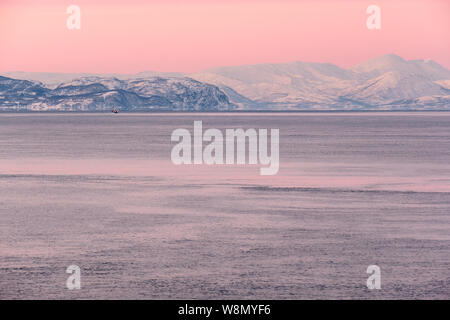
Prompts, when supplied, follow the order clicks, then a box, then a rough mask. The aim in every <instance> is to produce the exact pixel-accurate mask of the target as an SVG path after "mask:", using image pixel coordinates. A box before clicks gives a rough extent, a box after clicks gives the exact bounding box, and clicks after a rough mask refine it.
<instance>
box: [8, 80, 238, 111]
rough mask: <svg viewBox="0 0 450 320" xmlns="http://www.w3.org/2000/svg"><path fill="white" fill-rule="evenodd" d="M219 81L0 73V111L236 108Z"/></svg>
mask: <svg viewBox="0 0 450 320" xmlns="http://www.w3.org/2000/svg"><path fill="white" fill-rule="evenodd" d="M235 107H236V106H235V105H233V104H232V103H230V101H229V99H228V97H227V95H226V94H225V93H224V92H222V91H221V90H220V89H219V88H217V87H216V86H214V85H210V84H205V83H201V82H199V81H196V80H193V79H190V78H185V77H184V78H181V77H180V78H161V77H150V78H139V79H130V80H119V79H117V78H105V77H97V76H91V77H82V78H79V79H75V80H72V81H69V82H63V83H61V84H59V85H56V86H55V85H53V86H46V85H44V84H42V83H40V82H36V81H28V80H17V79H11V78H6V77H0V111H27V110H32V111H110V110H111V109H113V108H118V109H120V110H126V111H151V110H170V111H184V110H196V111H220V110H232V109H234V108H235Z"/></svg>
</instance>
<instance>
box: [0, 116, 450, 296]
mask: <svg viewBox="0 0 450 320" xmlns="http://www.w3.org/2000/svg"><path fill="white" fill-rule="evenodd" d="M195 120H202V121H203V127H204V129H207V128H218V129H225V128H243V129H247V128H269V129H270V128H279V130H280V170H279V173H278V175H276V176H261V175H259V165H257V166H255V165H252V166H250V165H243V166H206V165H196V166H194V165H192V166H175V165H173V164H172V162H171V159H170V152H171V148H172V146H173V143H171V141H170V136H171V133H172V131H173V130H174V129H176V128H186V129H189V130H190V131H191V132H192V130H193V123H194V121H195ZM72 264H75V265H78V266H79V267H80V268H81V286H82V287H81V290H68V289H67V288H66V284H65V283H66V279H67V277H68V276H69V274H67V273H66V272H65V271H66V268H67V267H68V266H69V265H72ZM369 265H378V266H379V267H380V268H381V290H369V289H367V287H366V280H367V278H368V276H369V275H368V274H367V273H366V269H367V267H368V266H369ZM0 298H2V299H9V298H12V299H24V298H27V299H42V298H43V299H55V298H59V299H77V298H78V299H87V298H92V299H112V298H123V299H196V298H201V299H212V298H217V299H236V298H240V299H244V298H245V299H247V298H249V299H275V298H277V299H331V298H333V299H343V298H357V299H387V298H394V299H405V298H413V299H431V298H434V299H449V298H450V113H320V114H318V113H303V114H300V113H299V114H291V113H289V114H280V113H274V114H270V113H267V114H262V113H255V114H124V113H120V114H117V115H114V114H1V115H0Z"/></svg>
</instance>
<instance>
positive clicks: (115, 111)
mask: <svg viewBox="0 0 450 320" xmlns="http://www.w3.org/2000/svg"><path fill="white" fill-rule="evenodd" d="M111 112H112V113H119V109H117V108H114V109H112V111H111Z"/></svg>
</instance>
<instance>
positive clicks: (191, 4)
mask: <svg viewBox="0 0 450 320" xmlns="http://www.w3.org/2000/svg"><path fill="white" fill-rule="evenodd" d="M70 4H76V5H79V6H80V8H81V15H82V16H81V30H68V29H67V27H66V20H67V17H68V14H67V13H66V8H67V6H68V5H70ZM370 4H377V5H379V6H380V7H381V30H376V31H374V30H368V29H367V27H366V19H367V17H368V15H367V14H366V8H367V7H368V6H369V5H370ZM387 53H395V54H398V55H400V56H402V57H403V58H405V59H429V58H430V59H433V60H435V61H436V62H438V63H440V64H442V65H443V66H444V67H446V68H447V69H450V1H448V0H398V1H397V0H389V1H386V0H381V1H380V0H372V1H365V0H343V1H332V0H323V1H321V0H308V1H295V0H265V1H256V0H241V1H238V0H231V1H230V0H218V1H212V0H211V1H206V0H203V1H202V0H196V1H181V0H165V1H162V0H159V1H138V0H131V1H129V0H128V1H126V0H122V1H121V0H112V1H111V0H109V1H100V0H89V1H88V0H69V1H66V0H42V1H40V0H0V72H6V71H28V72H30V71H45V72H98V73H103V72H104V73H113V72H117V73H135V72H139V71H144V70H155V71H181V72H193V71H199V70H202V69H205V68H209V67H216V66H225V65H242V64H255V63H282V62H290V61H314V62H331V63H335V64H337V65H339V66H342V67H348V66H352V65H354V64H357V63H359V62H362V61H364V60H366V59H368V58H371V57H375V56H379V55H382V54H387Z"/></svg>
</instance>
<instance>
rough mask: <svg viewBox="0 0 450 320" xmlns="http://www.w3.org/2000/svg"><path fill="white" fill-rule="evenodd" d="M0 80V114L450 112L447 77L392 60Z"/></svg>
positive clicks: (421, 63)
mask: <svg viewBox="0 0 450 320" xmlns="http://www.w3.org/2000/svg"><path fill="white" fill-rule="evenodd" d="M4 75H5V77H0V111H2V110H3V111H13V110H42V111H47V110H60V111H65V110H67V111H102V110H111V108H119V109H121V110H130V111H151V110H175V111H176V110H197V111H228V110H444V109H447V110H450V71H449V70H447V69H445V68H444V67H442V66H440V65H439V64H437V63H436V62H434V61H431V60H410V61H407V60H404V59H402V58H401V57H399V56H396V55H384V56H381V57H377V58H374V59H371V60H368V61H365V62H363V63H361V64H359V65H357V66H355V67H353V68H350V69H343V68H340V67H338V66H336V65H333V64H329V63H305V62H292V63H286V64H260V65H246V66H237V67H223V68H215V69H209V70H205V71H203V72H199V73H194V74H181V73H156V72H141V73H139V74H136V75H117V74H111V75H101V76H99V75H93V74H55V73H23V72H14V73H6V74H4ZM9 77H12V78H17V79H21V80H17V79H11V78H9Z"/></svg>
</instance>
